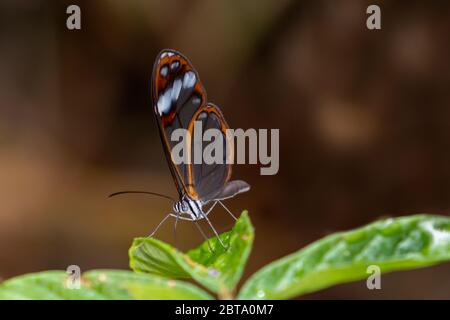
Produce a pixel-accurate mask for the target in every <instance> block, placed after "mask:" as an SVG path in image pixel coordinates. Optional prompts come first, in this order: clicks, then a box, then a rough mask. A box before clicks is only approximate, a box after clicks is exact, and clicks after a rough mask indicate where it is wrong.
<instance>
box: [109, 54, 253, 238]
mask: <svg viewBox="0 0 450 320" xmlns="http://www.w3.org/2000/svg"><path fill="white" fill-rule="evenodd" d="M152 103H153V110H154V115H155V118H156V122H157V125H158V128H159V134H160V138H161V142H162V146H163V150H164V154H165V157H166V160H167V164H168V166H169V169H170V172H171V175H172V178H173V181H174V183H175V186H176V188H177V191H178V196H179V198H178V200H174V199H172V198H170V197H168V196H165V195H161V194H156V193H153V192H141V191H131V193H150V194H154V195H158V196H163V197H166V198H169V199H172V200H173V201H174V204H173V208H172V209H173V212H171V213H169V214H167V215H166V216H165V217H164V219H163V220H162V221H161V222H160V223H159V224H158V226H157V227H156V229H155V230H154V231H153V232H152V234H151V235H150V236H153V235H154V234H155V233H156V231H157V230H158V228H159V227H160V226H161V225H162V224H163V223H164V222H165V221H166V220H167V219H168V218H169V217H174V218H175V219H176V220H175V229H174V230H176V224H177V222H178V220H179V219H181V220H187V221H193V222H195V223H196V226H197V227H198V228H199V230H200V232H201V233H202V235H203V236H204V237H205V238H206V236H205V234H204V232H203V231H202V230H201V228H200V226H199V225H198V223H197V222H198V221H200V220H202V219H205V220H206V221H207V222H208V224H209V226H210V227H211V229H212V230H213V232H214V233H215V235H216V236H217V238H218V240H219V241H220V243H221V244H222V246H224V244H223V243H222V241H221V239H220V237H219V235H218V233H217V231H216V230H215V229H214V227H213V225H212V224H211V221H210V220H209V218H208V215H209V214H210V213H211V211H212V210H213V209H214V207H215V206H216V204H217V203H219V204H220V205H221V206H222V207H223V208H224V209H225V210H226V211H227V212H228V213H229V214H230V215H231V216H232V217H233V218H234V219H235V220H236V217H235V216H234V215H233V214H232V213H231V211H230V210H228V208H227V207H226V206H225V205H224V204H223V203H222V200H225V199H229V198H232V197H234V196H236V195H237V194H240V193H243V192H246V191H249V190H250V185H249V184H248V183H247V182H245V181H242V180H230V178H231V173H232V164H231V162H232V161H227V160H230V158H232V157H233V150H232V149H233V143H232V141H231V140H230V139H231V138H230V137H229V136H228V135H227V134H226V130H227V129H228V128H229V127H228V124H227V122H226V121H225V118H224V116H223V114H222V112H221V110H220V109H219V107H218V106H216V105H214V104H212V103H210V102H208V100H207V96H206V91H205V89H204V87H203V85H202V83H201V82H200V78H199V76H198V73H197V71H196V70H195V69H194V67H193V66H192V64H191V63H190V62H189V60H188V59H187V58H186V57H185V56H184V55H182V54H181V53H180V52H177V51H175V50H171V49H165V50H162V51H161V52H160V53H159V54H158V56H157V58H156V60H155V64H154V67H153V75H152ZM195 122H199V123H201V124H202V127H203V128H204V129H211V128H214V129H218V130H220V133H221V137H220V138H221V139H223V141H222V142H223V143H222V145H223V148H224V152H223V155H224V159H223V160H224V161H221V162H220V163H212V164H207V163H205V162H204V161H203V162H200V163H198V162H196V161H192V160H193V159H192V157H193V154H194V152H193V151H194V148H195V144H196V143H197V141H195V139H190V140H188V141H187V143H188V145H187V150H188V152H187V153H188V157H190V159H189V160H191V161H188V162H187V163H181V164H179V163H177V162H175V161H174V160H173V157H172V150H173V148H174V146H175V144H176V143H178V142H177V141H172V139H171V137H172V134H173V132H174V130H176V129H185V130H187V132H189V133H190V136H191V137H195V136H196V135H195V130H197V129H196V126H195V125H194V123H195ZM207 146H208V144H204V143H203V144H202V148H203V149H204V148H206V147H207ZM202 151H203V150H202ZM202 154H203V153H202ZM227 157H228V159H227ZM121 193H130V191H125V192H118V193H115V194H113V195H117V194H121ZM206 207H207V209H205V208H206ZM224 247H225V246H224Z"/></svg>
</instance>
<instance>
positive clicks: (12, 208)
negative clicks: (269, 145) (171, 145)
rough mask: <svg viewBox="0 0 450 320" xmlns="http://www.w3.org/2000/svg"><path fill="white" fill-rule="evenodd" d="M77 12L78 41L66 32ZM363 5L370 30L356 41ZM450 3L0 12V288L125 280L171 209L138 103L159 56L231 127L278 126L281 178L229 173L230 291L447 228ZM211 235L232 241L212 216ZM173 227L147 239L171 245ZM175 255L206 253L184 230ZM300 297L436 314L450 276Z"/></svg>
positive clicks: (232, 2) (157, 4)
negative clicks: (113, 271)
mask: <svg viewBox="0 0 450 320" xmlns="http://www.w3.org/2000/svg"><path fill="white" fill-rule="evenodd" d="M69 4H77V5H79V6H80V7H81V11H82V29H81V30H80V31H69V30H67V29H66V18H67V16H68V15H67V14H66V7H67V6H68V5H69ZM369 4H378V5H380V6H381V8H382V30H379V31H369V30H367V28H366V18H367V15H366V13H365V11H366V8H367V6H368V5H369ZM449 30H450V3H449V2H448V1H426V0H422V1H354V0H342V1H331V0H328V1H324V0H323V1H320V0H319V1H317V0H314V1H313V0H310V1H294V0H281V1H279V0H277V1H275V0H273V1H269V0H250V1H249V0H245V1H241V0H215V1H210V0H196V1H174V0H169V1H162V0H161V1H156V0H155V1H143V0H142V1H139V0H130V1H121V0H101V1H100V0H89V1H87V0H86V1H38V0H33V1H25V0H21V1H13V0H2V1H1V2H0V277H1V278H3V279H5V278H8V277H11V276H14V275H18V274H22V273H26V272H35V271H41V270H46V269H65V268H66V267H67V266H68V265H70V264H77V265H79V266H80V267H81V269H82V271H85V270H88V269H92V268H125V269H126V268H128V257H127V249H128V247H129V246H130V244H131V241H132V239H133V237H136V236H143V235H147V234H149V232H151V231H152V230H153V228H154V227H155V226H156V224H157V223H158V222H159V221H160V220H161V219H162V218H163V217H164V215H165V213H167V212H168V211H169V210H170V208H171V203H169V202H168V201H166V200H164V199H158V198H151V197H146V196H137V195H130V196H124V197H122V198H113V199H107V195H108V194H110V193H112V192H115V191H120V190H127V189H144V190H151V191H156V192H162V193H167V194H170V195H172V196H175V195H176V190H175V187H174V185H173V182H172V180H171V177H170V173H169V170H168V168H167V165H166V162H165V159H164V155H163V152H162V148H161V144H160V140H159V137H158V133H157V127H156V124H155V121H154V118H153V114H152V106H151V100H150V78H151V71H152V66H153V62H154V59H155V57H156V54H157V53H158V52H159V51H160V50H161V49H163V48H173V49H177V50H180V51H181V52H183V53H184V54H185V55H187V56H188V57H189V58H190V60H191V61H192V62H193V64H194V66H195V67H196V69H197V70H198V72H199V74H200V76H201V79H202V82H203V84H204V86H205V87H206V89H207V91H208V97H209V100H210V101H212V102H214V103H216V104H218V105H219V106H221V108H222V110H223V112H224V114H225V115H226V118H227V121H228V123H229V124H230V125H231V127H234V128H244V129H245V128H269V129H270V128H279V129H280V140H281V141H280V145H281V146H280V152H281V154H280V171H279V173H278V174H277V175H275V176H260V175H259V167H258V166H247V165H241V166H237V167H236V166H235V171H234V177H235V178H239V179H243V180H246V181H248V182H249V183H250V184H251V185H252V187H253V188H252V190H251V192H249V193H247V194H243V195H240V196H239V197H237V198H235V199H232V200H230V201H228V203H227V204H228V205H229V207H230V208H231V209H232V210H233V211H234V212H235V213H239V212H240V211H241V210H243V209H248V210H249V211H250V215H251V218H252V220H253V223H254V225H255V227H256V239H255V243H254V251H253V253H252V255H251V257H250V260H249V263H248V268H247V271H246V273H245V276H244V278H247V277H248V276H249V275H250V274H251V273H253V272H254V271H256V270H257V269H258V268H260V267H262V266H263V265H264V264H266V263H268V262H270V261H272V260H274V259H276V258H279V257H282V256H284V255H286V254H288V253H290V252H293V251H295V250H297V249H299V248H301V247H303V246H305V245H306V244H308V243H310V242H312V241H314V240H316V239H318V238H320V237H323V236H325V235H327V234H329V233H332V232H335V231H338V230H345V229H351V228H354V227H357V226H360V225H363V224H366V223H368V222H371V221H373V220H375V219H378V218H380V217H387V216H400V215H404V214H413V213H422V212H428V213H435V214H442V215H449V214H450V165H449V164H450V126H449V124H450V94H449V83H450V82H449V80H450V62H449V56H450V43H449V41H448V32H449ZM212 219H213V221H214V224H215V226H216V227H217V229H218V230H219V231H224V230H227V229H228V228H230V227H231V225H232V222H233V221H232V220H231V218H230V217H229V216H228V215H227V214H226V213H225V212H223V211H221V210H217V212H215V213H214V214H213V215H212ZM172 228H173V227H172V225H171V224H170V223H169V224H167V225H165V226H164V227H163V228H162V229H161V230H160V231H159V233H158V237H159V238H160V239H163V240H165V241H168V242H172V243H173V237H172ZM178 238H179V241H180V243H181V248H182V249H187V248H190V247H193V246H195V245H197V244H199V243H200V242H201V241H202V238H201V235H200V234H199V233H198V232H197V231H196V229H195V226H192V225H191V224H189V223H181V224H180V225H179V228H178ZM305 297H306V298H311V299H318V298H367V299H373V298H450V265H449V264H446V265H445V264H444V265H441V266H438V267H432V268H428V269H422V270H416V271H408V272H403V273H394V274H389V275H385V276H383V277H382V290H378V291H369V290H367V288H366V286H365V281H359V282H355V283H352V284H346V285H340V286H337V287H334V288H331V289H327V290H324V291H321V292H319V293H315V294H310V295H307V296H305Z"/></svg>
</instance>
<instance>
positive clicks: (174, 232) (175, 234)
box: [173, 212, 180, 249]
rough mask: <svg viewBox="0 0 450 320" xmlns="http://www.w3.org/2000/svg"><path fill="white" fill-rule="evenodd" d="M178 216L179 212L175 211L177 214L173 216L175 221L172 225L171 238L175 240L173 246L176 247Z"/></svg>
mask: <svg viewBox="0 0 450 320" xmlns="http://www.w3.org/2000/svg"><path fill="white" fill-rule="evenodd" d="M179 217H180V214H179V213H178V212H177V215H176V217H175V223H174V225H173V238H174V240H175V248H177V249H178V240H177V224H178V219H179Z"/></svg>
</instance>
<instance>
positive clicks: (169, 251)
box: [129, 211, 254, 298]
mask: <svg viewBox="0 0 450 320" xmlns="http://www.w3.org/2000/svg"><path fill="white" fill-rule="evenodd" d="M220 238H221V239H222V241H223V243H224V244H225V246H227V247H228V249H224V248H223V247H222V245H221V244H220V242H219V241H218V239H217V238H216V237H213V238H211V239H209V245H210V246H211V247H212V249H213V252H211V250H210V249H209V246H208V242H207V241H205V242H204V243H203V244H202V245H200V246H199V247H198V248H195V249H193V250H190V251H189V252H187V253H186V254H184V253H182V252H180V251H178V250H177V249H175V248H173V247H172V246H170V245H168V244H166V243H164V242H162V241H159V240H156V239H154V238H137V239H135V240H134V242H133V245H132V246H131V248H130V251H129V255H130V267H131V269H133V270H134V271H136V272H146V273H151V274H156V275H160V276H165V277H171V278H172V277H173V278H192V279H194V280H195V281H197V282H198V283H200V284H202V285H203V286H205V287H206V288H208V289H209V290H211V291H213V292H217V293H218V294H219V296H220V297H222V298H230V297H231V294H232V291H233V289H234V288H235V286H236V284H237V283H238V282H239V279H240V278H241V276H242V272H243V270H244V266H245V263H246V262H247V258H248V256H249V254H250V251H251V247H252V243H253V238H254V232H253V226H252V224H251V222H250V218H249V217H248V214H247V212H245V211H244V212H243V213H242V215H241V217H240V218H239V219H238V221H237V222H236V224H235V225H234V227H233V229H232V230H231V231H229V232H225V233H222V234H221V235H220Z"/></svg>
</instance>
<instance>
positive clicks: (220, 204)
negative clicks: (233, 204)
mask: <svg viewBox="0 0 450 320" xmlns="http://www.w3.org/2000/svg"><path fill="white" fill-rule="evenodd" d="M217 202H219V203H220V205H221V206H222V207H223V208H224V209H225V210H227V212H228V213H229V214H230V216H232V217H233V219H234V220H237V218H236V217H235V216H234V214H232V213H231V211H230V210H229V209H228V208H227V207H226V206H225V205H224V204H223V203H222V201H220V200H217Z"/></svg>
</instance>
